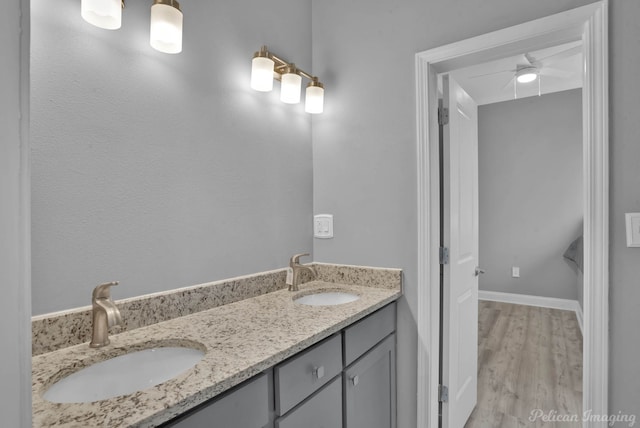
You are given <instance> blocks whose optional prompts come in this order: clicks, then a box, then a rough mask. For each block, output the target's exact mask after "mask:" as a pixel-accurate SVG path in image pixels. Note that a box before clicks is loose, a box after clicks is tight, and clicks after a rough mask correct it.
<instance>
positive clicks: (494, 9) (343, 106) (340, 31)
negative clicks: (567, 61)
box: [312, 0, 640, 428]
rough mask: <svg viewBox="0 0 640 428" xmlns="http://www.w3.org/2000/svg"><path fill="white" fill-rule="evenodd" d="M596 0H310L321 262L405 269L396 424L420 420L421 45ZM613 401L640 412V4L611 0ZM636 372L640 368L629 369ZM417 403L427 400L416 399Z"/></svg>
mask: <svg viewBox="0 0 640 428" xmlns="http://www.w3.org/2000/svg"><path fill="white" fill-rule="evenodd" d="M587 3H590V1H589V0H540V1H536V2H514V1H511V0H486V1H482V2H479V1H475V0H459V1H454V2H452V1H449V0H434V1H429V2H425V1H418V0H394V1H390V2H379V3H372V2H369V1H365V0H353V1H349V2H344V1H339V0H322V1H314V2H313V41H314V52H313V53H314V55H313V62H314V69H315V70H316V73H318V74H319V75H320V76H327V79H326V80H327V81H326V82H325V83H326V87H327V103H326V109H325V110H326V114H324V115H323V116H322V117H318V118H314V121H313V129H312V135H313V159H314V210H315V212H329V213H333V214H335V215H336V217H335V234H336V238H335V239H333V240H325V241H320V240H316V241H315V243H314V253H315V259H316V260H317V261H327V262H329V261H340V262H342V263H358V264H379V265H383V266H395V267H400V268H403V269H404V270H405V290H406V296H405V299H404V300H403V301H401V303H400V306H399V313H398V317H399V329H400V330H399V333H398V346H399V349H398V382H399V385H398V422H399V424H398V427H399V428H412V427H415V425H416V422H415V418H416V416H415V415H416V405H417V404H416V402H415V397H416V383H415V373H416V361H415V354H416V349H417V343H416V340H417V338H416V333H415V313H416V303H415V300H416V284H415V279H416V269H417V268H416V266H417V260H416V256H415V253H416V240H415V236H416V233H417V227H416V219H415V214H414V213H415V212H416V209H417V208H416V205H417V202H416V196H415V184H414V183H415V181H416V167H415V165H416V160H415V157H416V149H415V147H416V137H415V83H414V78H415V76H414V54H415V53H416V52H419V51H423V50H427V49H430V48H435V47H437V46H441V45H444V44H447V43H451V42H454V41H458V40H462V39H465V38H468V37H472V36H476V35H480V34H483V33H486V32H489V31H493V30H498V29H501V28H505V27H508V26H511V25H515V24H519V23H522V22H526V21H530V20H533V19H536V18H540V17H543V16H547V15H551V14H554V13H557V12H561V11H564V10H567V9H571V8H574V7H578V6H582V5H584V4H587ZM611 12H612V13H611V18H610V26H609V29H610V34H611V44H610V45H611V58H610V71H611V106H612V107H611V113H612V115H611V116H612V117H611V147H612V164H611V170H612V186H611V192H612V203H613V205H612V215H611V231H612V245H611V258H612V274H611V279H612V284H611V287H612V290H611V294H612V301H611V314H612V319H611V327H612V329H613V331H612V342H611V345H612V347H611V358H612V364H611V387H610V389H611V410H612V411H614V412H617V411H618V410H623V411H627V412H629V411H635V412H636V413H638V414H640V409H639V408H638V407H639V405H638V403H640V391H638V388H640V386H639V384H638V382H637V381H635V379H638V378H639V376H638V370H640V369H639V368H638V365H637V364H636V362H635V361H634V358H635V357H636V356H637V355H638V345H637V343H636V342H637V341H633V340H630V338H632V337H637V334H636V333H635V328H636V327H637V326H638V325H640V320H639V319H638V317H639V316H640V315H639V314H640V310H638V305H639V304H640V303H639V302H640V288H639V287H638V286H637V284H638V277H640V263H639V261H640V260H639V257H640V254H638V251H635V250H633V249H627V248H625V247H624V235H623V234H624V232H623V228H624V226H623V222H624V216H623V213H624V212H625V210H639V208H640V207H639V206H638V205H639V204H640V202H639V201H638V195H639V193H638V190H637V189H638V188H639V187H640V186H639V184H640V183H639V181H638V180H640V175H639V174H638V170H640V169H639V168H638V159H640V144H638V141H637V136H638V135H640V122H639V121H638V120H637V112H638V111H639V110H640V96H638V95H639V94H638V90H639V89H638V88H639V86H638V85H636V84H634V77H633V73H634V70H637V69H638V66H640V64H639V63H638V62H639V59H638V55H637V46H638V41H639V37H640V36H639V34H640V28H639V25H638V22H640V3H638V2H634V1H628V0H612V2H611ZM634 375H635V377H634ZM419 405H421V406H422V405H424V403H420V404H419Z"/></svg>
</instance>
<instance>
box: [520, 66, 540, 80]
mask: <svg viewBox="0 0 640 428" xmlns="http://www.w3.org/2000/svg"><path fill="white" fill-rule="evenodd" d="M537 78H538V70H536V69H534V68H523V69H522V70H518V72H517V73H516V80H518V83H529V82H533V81H534V80H536V79H537Z"/></svg>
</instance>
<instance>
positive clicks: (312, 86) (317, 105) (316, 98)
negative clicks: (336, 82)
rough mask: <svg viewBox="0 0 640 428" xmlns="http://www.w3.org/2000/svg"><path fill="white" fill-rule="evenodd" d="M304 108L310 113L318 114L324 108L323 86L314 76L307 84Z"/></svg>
mask: <svg viewBox="0 0 640 428" xmlns="http://www.w3.org/2000/svg"><path fill="white" fill-rule="evenodd" d="M304 110H305V111H306V112H307V113H312V114H320V113H322V112H323V110H324V86H323V85H322V83H320V82H318V79H316V78H314V79H313V80H312V81H311V82H309V85H308V86H307V91H306V94H305V98H304Z"/></svg>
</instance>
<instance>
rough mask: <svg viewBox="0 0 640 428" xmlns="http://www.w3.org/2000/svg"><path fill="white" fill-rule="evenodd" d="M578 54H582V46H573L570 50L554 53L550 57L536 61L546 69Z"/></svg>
mask: <svg viewBox="0 0 640 428" xmlns="http://www.w3.org/2000/svg"><path fill="white" fill-rule="evenodd" d="M579 53H582V45H578V46H574V47H572V48H569V49H565V50H563V51H560V52H556V53H554V54H552V55H548V56H545V57H544V58H540V59H538V61H539V62H541V63H542V65H543V67H546V66H549V65H551V64H553V63H555V62H558V61H561V60H563V59H567V58H571V57H572V56H575V55H578V54H579Z"/></svg>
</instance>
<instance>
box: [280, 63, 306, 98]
mask: <svg viewBox="0 0 640 428" xmlns="http://www.w3.org/2000/svg"><path fill="white" fill-rule="evenodd" d="M301 89H302V77H301V76H300V75H299V74H297V73H296V69H295V66H288V67H286V68H285V71H284V73H283V74H282V86H281V87H280V101H282V102H283V103H287V104H298V103H299V102H300V91H301Z"/></svg>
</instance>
